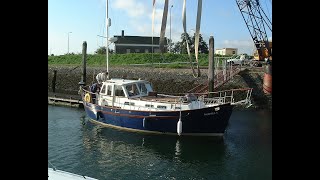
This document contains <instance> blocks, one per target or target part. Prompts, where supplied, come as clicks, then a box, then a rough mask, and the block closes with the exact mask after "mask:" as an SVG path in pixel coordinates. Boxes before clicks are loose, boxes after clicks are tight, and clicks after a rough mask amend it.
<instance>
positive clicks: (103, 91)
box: [100, 85, 106, 94]
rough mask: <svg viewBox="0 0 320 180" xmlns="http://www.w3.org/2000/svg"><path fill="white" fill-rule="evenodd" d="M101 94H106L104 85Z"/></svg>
mask: <svg viewBox="0 0 320 180" xmlns="http://www.w3.org/2000/svg"><path fill="white" fill-rule="evenodd" d="M100 93H101V94H105V93H106V85H103V86H102V89H101V92H100Z"/></svg>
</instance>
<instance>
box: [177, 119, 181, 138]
mask: <svg viewBox="0 0 320 180" xmlns="http://www.w3.org/2000/svg"><path fill="white" fill-rule="evenodd" d="M177 133H178V135H179V136H180V135H181V133H182V121H181V118H179V121H178V123H177Z"/></svg>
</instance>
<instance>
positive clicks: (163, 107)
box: [157, 105, 167, 109]
mask: <svg viewBox="0 0 320 180" xmlns="http://www.w3.org/2000/svg"><path fill="white" fill-rule="evenodd" d="M157 108H159V109H167V106H160V105H158V106H157Z"/></svg>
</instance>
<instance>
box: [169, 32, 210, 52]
mask: <svg viewBox="0 0 320 180" xmlns="http://www.w3.org/2000/svg"><path fill="white" fill-rule="evenodd" d="M186 38H187V39H188V42H189V48H190V53H193V54H194V40H195V36H194V35H193V36H192V37H190V35H189V34H188V33H182V34H181V42H180V41H178V42H176V43H174V47H173V49H172V52H174V53H179V54H187V53H188V52H187V44H186V40H185V39H186ZM198 53H200V54H208V53H209V48H208V44H207V43H206V42H205V41H204V40H203V38H202V35H201V34H200V35H199V48H198Z"/></svg>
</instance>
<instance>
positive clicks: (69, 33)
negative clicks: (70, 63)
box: [68, 32, 72, 54]
mask: <svg viewBox="0 0 320 180" xmlns="http://www.w3.org/2000/svg"><path fill="white" fill-rule="evenodd" d="M70 33H72V32H68V54H69V34H70Z"/></svg>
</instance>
